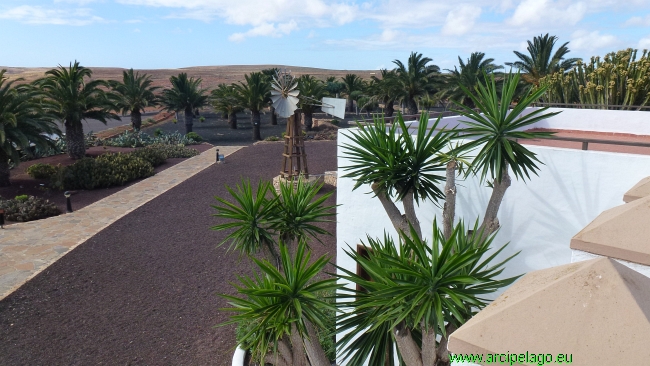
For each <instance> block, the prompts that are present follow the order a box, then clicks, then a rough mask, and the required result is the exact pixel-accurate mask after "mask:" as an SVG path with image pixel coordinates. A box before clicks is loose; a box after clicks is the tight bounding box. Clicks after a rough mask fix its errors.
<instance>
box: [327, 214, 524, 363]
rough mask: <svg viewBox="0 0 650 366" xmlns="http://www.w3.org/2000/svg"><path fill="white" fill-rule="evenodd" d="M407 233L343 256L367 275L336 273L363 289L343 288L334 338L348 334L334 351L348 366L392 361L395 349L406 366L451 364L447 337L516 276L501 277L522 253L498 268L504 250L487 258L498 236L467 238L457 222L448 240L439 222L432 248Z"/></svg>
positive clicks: (371, 242) (370, 242)
mask: <svg viewBox="0 0 650 366" xmlns="http://www.w3.org/2000/svg"><path fill="white" fill-rule="evenodd" d="M474 229H475V230H478V221H477V222H476V224H475V225H474ZM409 230H410V235H401V238H402V240H397V241H395V240H393V239H392V238H391V237H390V236H388V235H387V234H384V238H383V239H373V238H371V237H368V238H367V241H366V242H365V243H362V244H363V245H365V247H366V248H367V249H368V252H367V254H366V255H363V254H360V253H358V252H357V251H356V250H354V249H353V248H350V247H348V249H347V250H345V252H346V254H347V255H348V256H349V257H351V258H352V259H354V261H355V262H356V263H357V264H358V266H359V267H360V268H363V270H364V271H365V272H366V273H367V274H368V277H369V279H368V278H367V277H364V276H363V275H361V274H358V273H354V272H351V271H349V270H347V269H345V268H342V267H338V270H339V273H340V275H338V277H339V279H340V280H343V281H346V282H348V283H350V284H352V285H357V286H358V288H359V289H355V288H349V287H345V288H343V289H341V290H339V293H338V295H337V298H338V300H339V301H338V302H337V307H338V308H339V309H340V310H341V312H340V314H341V315H340V316H339V317H338V319H337V333H346V334H345V335H344V336H342V337H341V338H340V339H339V341H338V342H337V346H338V347H339V349H340V356H341V357H342V358H346V359H347V362H348V364H350V365H361V364H363V363H364V362H365V361H368V360H369V361H370V364H372V365H384V364H385V362H386V361H388V362H391V363H392V362H393V358H394V356H393V355H392V354H391V352H390V351H391V350H392V349H393V347H392V346H393V344H394V345H396V346H397V350H398V352H399V356H400V358H401V360H402V361H403V362H404V364H405V365H406V366H414V365H423V364H424V365H448V364H449V358H448V353H447V347H446V343H447V339H448V337H449V335H450V334H451V333H452V332H453V331H454V330H455V329H456V328H457V327H459V326H460V325H461V324H463V323H464V322H466V321H467V320H468V319H469V318H470V317H471V316H472V315H473V314H474V313H475V312H476V311H477V310H479V309H482V308H483V307H484V306H486V305H487V303H488V300H486V299H485V298H483V297H482V296H484V295H487V294H490V293H493V292H495V291H497V290H499V289H500V288H503V287H505V286H508V285H510V284H511V283H513V282H514V281H515V280H516V279H517V278H518V276H517V277H510V278H505V279H497V277H498V276H499V275H500V274H501V272H502V271H503V269H504V265H505V264H506V263H507V262H508V261H509V260H510V259H512V258H513V257H514V256H515V255H517V254H514V255H513V256H510V257H508V258H506V259H505V260H502V261H501V262H498V263H494V264H493V263H492V262H493V261H494V260H495V258H496V257H497V256H498V255H499V254H500V253H501V252H502V251H503V249H504V248H505V247H506V245H507V244H505V245H503V246H501V247H500V248H499V249H498V250H495V251H493V252H490V247H491V243H492V241H493V239H494V236H495V234H492V235H487V236H484V235H482V234H481V233H477V232H476V231H475V232H474V233H473V234H468V232H467V231H466V228H465V226H464V224H463V223H462V222H460V223H458V224H457V225H456V227H455V228H454V231H453V232H452V234H451V236H450V237H449V239H445V237H444V234H443V232H442V230H440V229H439V228H438V227H437V224H436V222H435V221H434V223H433V239H432V242H431V243H427V242H426V241H425V240H422V239H421V237H420V236H419V235H417V233H416V232H415V229H414V228H413V227H412V226H411V227H410V228H409ZM438 336H440V337H441V339H440V341H439V342H438V341H436V337H438Z"/></svg>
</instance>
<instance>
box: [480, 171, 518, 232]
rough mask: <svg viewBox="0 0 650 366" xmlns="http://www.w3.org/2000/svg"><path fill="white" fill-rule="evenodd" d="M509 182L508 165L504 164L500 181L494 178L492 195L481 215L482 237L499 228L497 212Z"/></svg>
mask: <svg viewBox="0 0 650 366" xmlns="http://www.w3.org/2000/svg"><path fill="white" fill-rule="evenodd" d="M510 184H511V180H510V175H508V165H507V164H506V166H505V167H504V168H503V172H502V173H501V182H498V181H497V180H496V179H495V180H494V184H493V188H492V195H491V196H490V201H489V202H488V206H487V209H486V210H485V216H484V217H483V223H482V224H481V230H482V238H485V237H487V236H488V235H490V234H492V233H493V232H495V231H497V229H499V219H498V218H497V214H498V213H499V207H501V202H502V201H503V196H504V195H505V194H506V190H507V189H508V187H510Z"/></svg>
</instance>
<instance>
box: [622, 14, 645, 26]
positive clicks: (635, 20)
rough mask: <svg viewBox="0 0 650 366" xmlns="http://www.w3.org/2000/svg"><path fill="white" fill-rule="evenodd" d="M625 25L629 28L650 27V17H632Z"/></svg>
mask: <svg viewBox="0 0 650 366" xmlns="http://www.w3.org/2000/svg"><path fill="white" fill-rule="evenodd" d="M623 25H625V26H628V27H635V26H638V27H650V15H646V16H645V17H638V16H636V17H632V18H630V19H628V20H627V21H626V22H625V23H624V24H623Z"/></svg>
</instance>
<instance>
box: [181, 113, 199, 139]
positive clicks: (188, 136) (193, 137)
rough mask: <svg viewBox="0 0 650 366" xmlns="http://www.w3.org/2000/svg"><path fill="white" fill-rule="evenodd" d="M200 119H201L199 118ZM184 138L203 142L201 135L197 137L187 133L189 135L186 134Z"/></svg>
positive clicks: (194, 133) (194, 134) (193, 133)
mask: <svg viewBox="0 0 650 366" xmlns="http://www.w3.org/2000/svg"><path fill="white" fill-rule="evenodd" d="M201 118H203V117H201ZM185 137H187V138H188V139H191V140H194V141H203V137H201V135H199V134H198V133H196V132H189V133H187V134H186V135H185Z"/></svg>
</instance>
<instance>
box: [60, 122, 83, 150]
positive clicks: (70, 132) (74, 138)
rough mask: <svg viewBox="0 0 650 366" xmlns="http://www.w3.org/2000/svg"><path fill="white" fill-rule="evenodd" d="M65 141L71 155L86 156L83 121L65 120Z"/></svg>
mask: <svg viewBox="0 0 650 366" xmlns="http://www.w3.org/2000/svg"><path fill="white" fill-rule="evenodd" d="M65 142H66V147H67V150H68V156H69V157H71V158H73V159H81V158H83V157H84V156H86V145H85V143H84V128H83V125H82V124H81V121H68V120H66V121H65Z"/></svg>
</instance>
